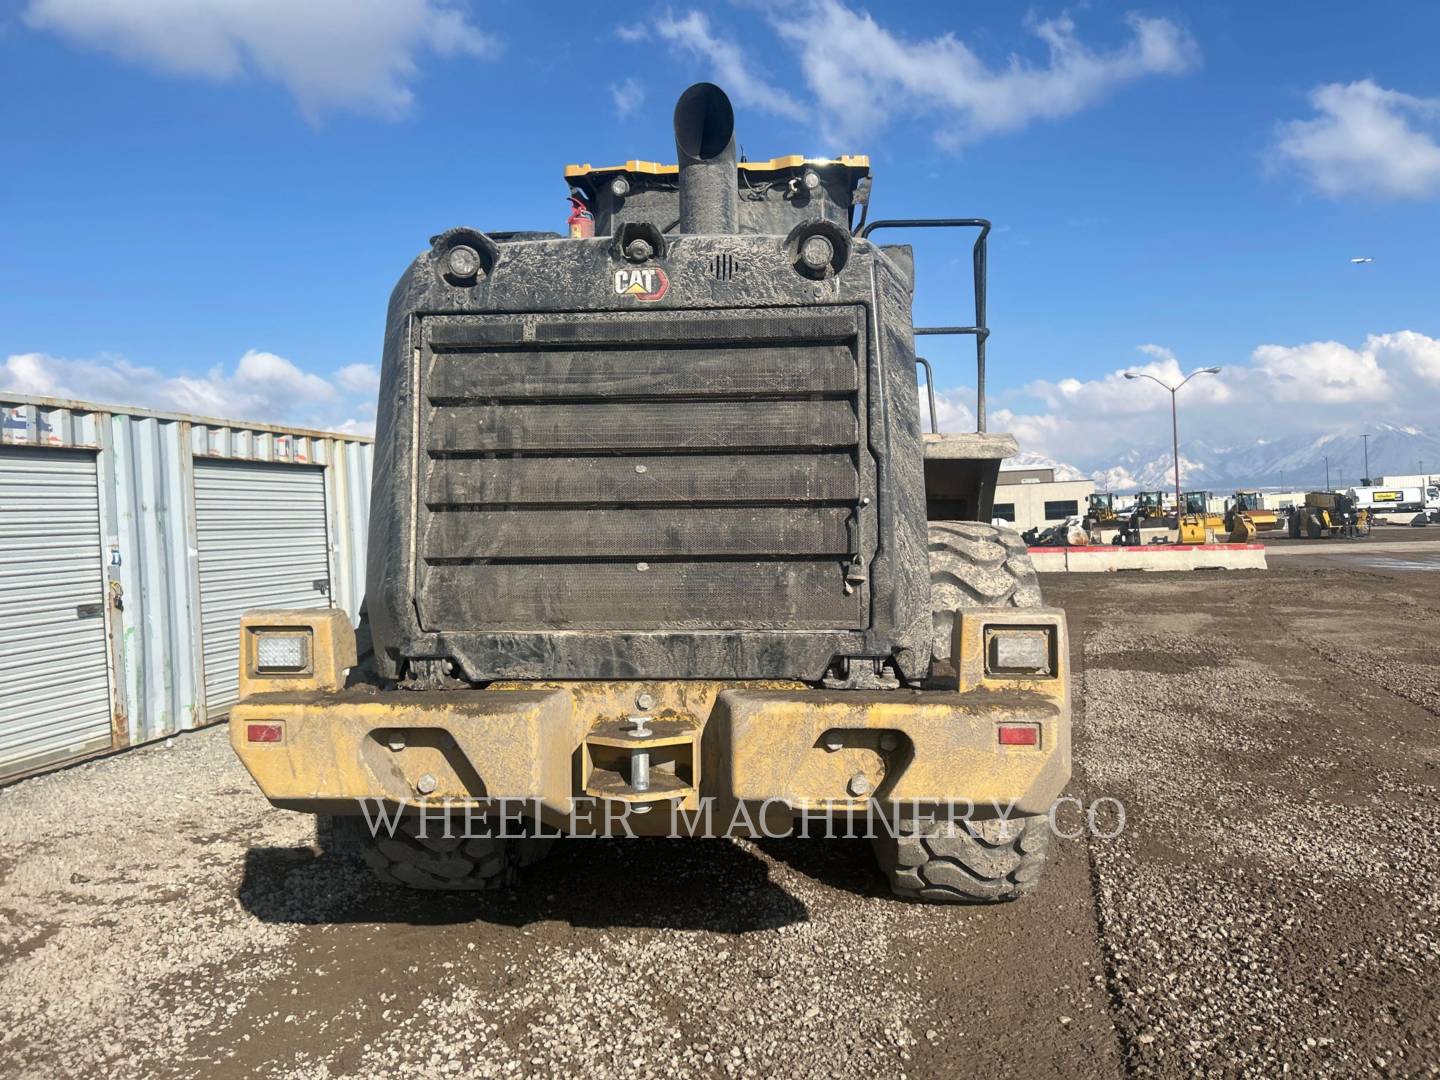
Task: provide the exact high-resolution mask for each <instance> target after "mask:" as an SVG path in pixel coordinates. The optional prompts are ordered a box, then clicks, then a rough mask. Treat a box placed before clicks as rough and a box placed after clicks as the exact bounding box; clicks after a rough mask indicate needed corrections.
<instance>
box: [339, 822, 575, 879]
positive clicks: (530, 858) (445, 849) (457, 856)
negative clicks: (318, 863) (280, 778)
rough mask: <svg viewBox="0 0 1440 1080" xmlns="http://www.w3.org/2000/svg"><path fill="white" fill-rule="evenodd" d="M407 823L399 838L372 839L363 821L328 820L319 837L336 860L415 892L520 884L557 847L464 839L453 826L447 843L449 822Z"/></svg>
mask: <svg viewBox="0 0 1440 1080" xmlns="http://www.w3.org/2000/svg"><path fill="white" fill-rule="evenodd" d="M419 824H420V823H419V821H412V820H410V819H408V818H406V819H402V820H401V821H400V822H399V823H398V824H397V825H396V827H395V832H394V834H393V835H392V834H390V833H389V832H387V831H385V830H384V829H383V828H382V829H381V830H380V832H379V834H378V835H371V832H370V828H369V826H367V825H366V823H365V819H364V818H363V817H359V816H353V815H352V816H346V817H330V818H322V819H321V821H320V823H319V825H318V834H319V836H320V838H321V845H322V848H323V849H324V850H325V851H326V852H327V853H331V854H349V853H354V854H357V855H359V856H360V858H361V859H362V860H364V862H365V864H366V865H367V866H369V867H370V870H371V872H372V873H374V874H375V876H376V877H378V878H379V879H380V880H381V881H383V882H385V883H386V884H389V885H403V886H405V887H407V888H411V889H427V890H451V891H468V892H483V891H487V890H491V889H500V888H504V887H505V886H507V885H511V884H513V883H514V881H515V878H516V875H517V874H518V872H519V870H520V868H521V867H523V866H529V865H530V864H531V863H535V862H539V861H540V860H541V859H543V858H544V857H545V855H546V854H548V853H549V850H550V847H551V846H552V845H553V844H554V842H555V841H554V839H553V838H551V837H516V838H512V837H495V836H469V837H467V836H464V835H462V833H463V829H460V828H457V827H456V826H455V824H452V827H451V830H450V831H451V835H450V836H449V837H448V838H447V837H446V836H445V835H444V833H445V827H444V823H443V822H439V821H435V820H433V819H432V820H430V821H429V822H427V830H426V832H427V835H426V836H424V837H422V836H420V835H419Z"/></svg>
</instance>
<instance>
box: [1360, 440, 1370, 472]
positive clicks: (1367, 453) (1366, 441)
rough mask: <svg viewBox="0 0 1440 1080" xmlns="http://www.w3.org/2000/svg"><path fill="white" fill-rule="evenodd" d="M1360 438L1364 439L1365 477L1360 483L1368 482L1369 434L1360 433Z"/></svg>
mask: <svg viewBox="0 0 1440 1080" xmlns="http://www.w3.org/2000/svg"><path fill="white" fill-rule="evenodd" d="M1360 438H1362V439H1364V440H1365V479H1364V480H1363V481H1362V483H1366V484H1368V483H1370V436H1369V435H1368V434H1367V435H1361V436H1360Z"/></svg>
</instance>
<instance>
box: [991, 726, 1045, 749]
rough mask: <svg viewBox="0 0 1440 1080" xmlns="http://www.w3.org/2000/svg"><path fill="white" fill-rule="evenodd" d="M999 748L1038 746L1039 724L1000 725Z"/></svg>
mask: <svg viewBox="0 0 1440 1080" xmlns="http://www.w3.org/2000/svg"><path fill="white" fill-rule="evenodd" d="M999 730H1000V745H1001V746H1039V745H1040V725H1039V724H1001V725H1000V729H999Z"/></svg>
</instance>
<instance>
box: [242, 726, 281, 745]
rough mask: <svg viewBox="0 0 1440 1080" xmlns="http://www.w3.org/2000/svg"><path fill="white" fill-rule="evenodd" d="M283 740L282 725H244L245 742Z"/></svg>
mask: <svg viewBox="0 0 1440 1080" xmlns="http://www.w3.org/2000/svg"><path fill="white" fill-rule="evenodd" d="M284 738H285V725H284V724H246V725H245V741H246V742H282V741H284Z"/></svg>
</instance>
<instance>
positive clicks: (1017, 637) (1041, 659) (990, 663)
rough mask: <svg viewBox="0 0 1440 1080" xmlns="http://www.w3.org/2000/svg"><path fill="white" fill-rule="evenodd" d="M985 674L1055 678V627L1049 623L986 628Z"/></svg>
mask: <svg viewBox="0 0 1440 1080" xmlns="http://www.w3.org/2000/svg"><path fill="white" fill-rule="evenodd" d="M985 674H987V675H991V676H996V675H998V676H1000V677H1002V678H1004V677H1010V678H1053V677H1054V675H1055V632H1054V629H1053V628H1052V627H1049V626H1034V627H1031V626H1015V627H1010V626H989V627H986V628H985Z"/></svg>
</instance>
